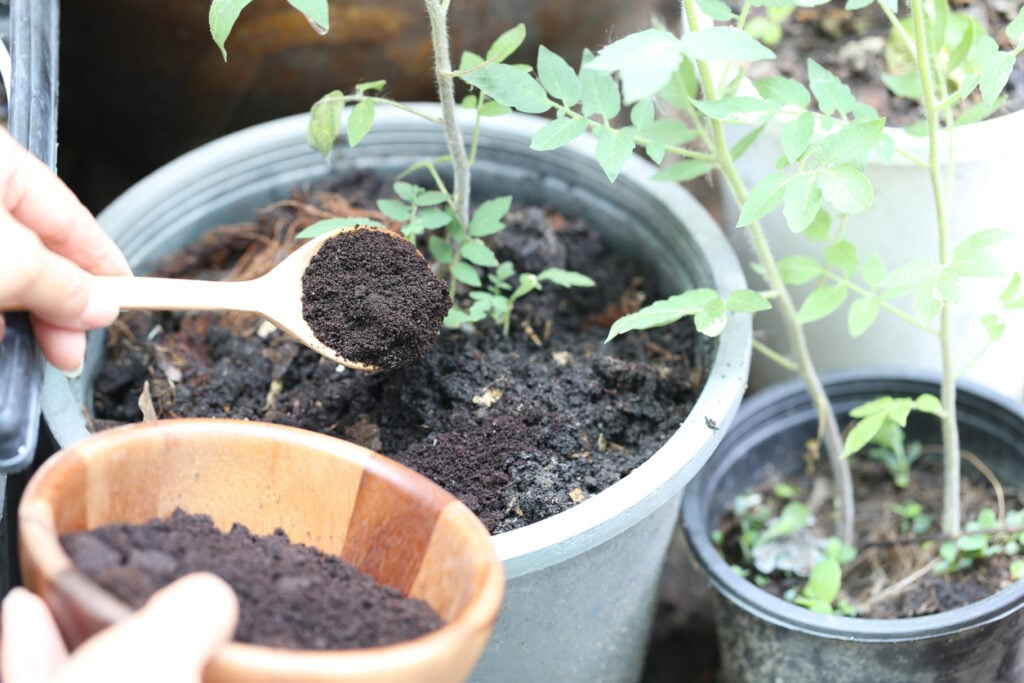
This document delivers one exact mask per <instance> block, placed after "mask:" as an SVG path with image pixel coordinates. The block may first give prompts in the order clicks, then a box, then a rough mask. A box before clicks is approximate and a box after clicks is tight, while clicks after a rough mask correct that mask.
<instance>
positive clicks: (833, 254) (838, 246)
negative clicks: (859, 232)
mask: <svg viewBox="0 0 1024 683" xmlns="http://www.w3.org/2000/svg"><path fill="white" fill-rule="evenodd" d="M859 262H860V258H859V256H858V255H857V247H855V246H854V245H853V243H852V242H850V241H849V240H840V241H838V242H836V243H835V244H833V245H831V246H829V247H828V248H827V249H825V263H827V264H828V265H830V266H832V267H833V268H835V269H836V270H838V271H840V272H842V273H843V275H846V276H847V277H849V276H850V275H851V274H852V273H854V272H856V271H857V266H858V264H859Z"/></svg>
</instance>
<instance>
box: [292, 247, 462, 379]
mask: <svg viewBox="0 0 1024 683" xmlns="http://www.w3.org/2000/svg"><path fill="white" fill-rule="evenodd" d="M449 308H451V299H450V298H449V296H448V288H447V285H445V283H444V282H442V281H441V280H440V279H439V278H438V277H437V276H436V275H434V273H433V272H431V270H430V267H429V266H428V265H427V262H426V261H424V260H423V257H422V256H420V254H419V253H418V252H417V251H416V248H415V247H414V246H413V245H412V244H410V243H409V242H407V241H406V240H403V239H401V238H397V237H396V236H394V235H392V234H389V233H385V232H382V231H379V230H354V231H351V232H344V233H341V234H340V235H337V236H335V237H332V238H330V239H329V240H327V241H326V242H324V244H323V245H322V246H321V247H320V249H319V251H317V253H316V254H315V255H314V256H313V258H312V259H311V260H310V262H309V265H308V266H307V267H306V272H305V273H303V276H302V317H303V318H304V319H305V320H306V322H307V323H308V324H309V326H310V328H312V330H313V332H314V334H316V337H317V339H319V340H320V341H321V342H323V343H324V344H326V345H327V346H329V347H330V348H331V349H333V350H334V351H335V352H337V353H338V355H340V356H342V357H343V358H347V359H349V360H354V361H357V362H360V363H365V364H367V365H372V366H375V367H379V368H382V369H385V370H393V369H395V368H398V367H401V366H403V365H406V364H408V363H411V362H413V361H415V360H418V359H420V358H422V357H423V356H425V355H426V354H427V352H429V351H430V348H431V346H432V345H433V343H434V340H436V339H437V332H438V330H440V329H441V323H442V322H443V321H444V317H445V315H446V314H447V313H448V309H449Z"/></svg>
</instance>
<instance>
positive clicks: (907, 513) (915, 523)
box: [892, 501, 933, 536]
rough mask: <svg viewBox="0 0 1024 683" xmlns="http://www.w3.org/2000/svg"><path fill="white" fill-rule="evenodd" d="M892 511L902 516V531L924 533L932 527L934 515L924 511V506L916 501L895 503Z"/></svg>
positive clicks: (916, 533)
mask: <svg viewBox="0 0 1024 683" xmlns="http://www.w3.org/2000/svg"><path fill="white" fill-rule="evenodd" d="M892 511H893V512H894V513H895V514H896V516H897V517H899V518H900V533H902V534H906V533H913V534H915V535H918V536H920V535H922V534H926V533H928V530H929V529H931V527H932V521H933V520H932V516H931V515H929V514H928V513H926V512H925V511H924V506H922V505H921V504H920V503H918V502H915V501H910V502H909V503H903V504H900V503H895V504H894V505H893V506H892Z"/></svg>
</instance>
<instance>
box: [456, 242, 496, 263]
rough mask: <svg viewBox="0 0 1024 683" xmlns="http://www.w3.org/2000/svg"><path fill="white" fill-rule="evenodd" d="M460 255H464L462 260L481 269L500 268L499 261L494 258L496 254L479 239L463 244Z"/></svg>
mask: <svg viewBox="0 0 1024 683" xmlns="http://www.w3.org/2000/svg"><path fill="white" fill-rule="evenodd" d="M459 253H460V254H462V258H464V259H465V260H467V261H469V262H470V263H472V264H473V265H474V266H480V267H481V268H496V267H497V266H498V259H497V258H496V257H495V256H494V252H493V251H491V248H490V247H488V246H487V245H486V244H484V243H483V242H481V241H480V240H478V239H474V240H470V241H469V242H466V243H465V244H463V245H462V248H461V249H459Z"/></svg>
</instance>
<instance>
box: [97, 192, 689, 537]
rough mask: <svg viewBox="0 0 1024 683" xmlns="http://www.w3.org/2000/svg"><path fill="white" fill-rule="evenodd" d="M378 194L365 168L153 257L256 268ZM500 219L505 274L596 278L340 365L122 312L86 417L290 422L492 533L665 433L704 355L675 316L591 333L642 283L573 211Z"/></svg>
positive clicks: (211, 268) (278, 343) (210, 273)
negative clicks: (653, 326) (397, 467)
mask: <svg viewBox="0 0 1024 683" xmlns="http://www.w3.org/2000/svg"><path fill="white" fill-rule="evenodd" d="M386 187H390V184H388V185H386ZM380 195H381V186H380V183H379V181H378V180H376V179H374V178H373V177H371V176H369V175H361V176H358V177H352V178H348V179H345V180H343V181H333V182H331V183H325V184H324V185H323V186H319V187H315V188H312V189H311V191H310V192H308V193H306V194H304V195H302V196H299V195H296V196H295V197H293V198H292V199H288V200H285V201H282V202H278V203H277V204H275V205H274V206H272V207H269V208H268V209H267V210H266V211H264V212H262V213H261V214H260V215H259V216H257V217H256V218H255V220H254V222H252V223H246V224H242V225H236V226H225V227H224V228H222V229H219V230H216V231H213V232H211V233H208V234H207V235H206V237H205V238H204V239H203V240H202V242H201V243H199V244H196V245H194V246H193V247H191V248H189V249H188V250H186V251H184V252H182V253H179V254H177V255H175V256H174V257H173V258H172V259H171V260H170V261H169V262H168V263H167V264H166V266H165V267H164V268H163V269H162V271H161V272H162V274H163V275H168V276H195V277H204V278H213V279H217V278H225V277H232V278H235V279H245V278H247V277H252V276H255V275H257V274H259V273H260V272H265V270H266V269H268V268H269V267H272V265H273V264H274V263H275V262H276V261H277V260H279V259H280V258H282V257H283V256H284V255H286V254H287V253H288V252H289V251H290V250H291V249H292V248H293V247H294V239H293V236H294V235H295V234H296V233H297V232H298V231H300V230H302V229H303V228H304V227H306V226H307V225H309V224H311V223H312V222H315V221H316V220H319V219H321V218H324V217H329V216H351V215H369V216H370V217H372V218H375V219H377V220H380V221H382V222H386V219H385V218H384V217H383V216H380V215H379V214H377V213H376V212H375V211H373V208H372V207H373V206H374V204H373V200H374V199H376V198H377V197H378V196H380ZM506 223H507V225H508V228H507V229H506V230H505V231H504V232H501V233H498V234H497V235H495V236H493V237H492V238H489V239H490V246H491V248H492V249H493V250H494V251H495V253H496V254H497V257H498V259H499V261H504V260H511V261H513V262H514V263H515V266H516V269H517V271H518V272H533V273H537V272H540V271H541V270H543V269H544V268H547V267H560V268H567V269H570V270H576V271H580V272H583V273H585V274H587V275H589V276H590V277H592V278H593V279H594V280H595V281H596V282H597V283H598V285H597V286H596V287H593V288H574V289H572V290H571V291H567V290H564V289H562V288H561V287H559V286H557V285H555V284H551V283H548V284H546V285H545V287H544V289H543V290H542V291H539V292H534V293H532V294H530V295H529V296H526V297H524V298H523V299H521V300H520V301H519V302H517V304H516V307H515V311H514V314H513V322H512V326H511V332H510V334H509V335H508V336H507V337H506V336H503V335H502V333H501V329H500V326H499V325H497V324H495V323H493V322H492V321H490V320H488V321H485V322H483V323H479V324H477V325H476V326H475V327H472V328H469V327H464V328H461V329H458V330H447V329H446V330H442V332H441V334H440V336H439V337H438V339H437V341H436V342H435V344H434V347H433V349H432V350H431V351H430V353H428V354H427V356H425V357H424V358H423V359H421V360H419V361H416V362H414V363H412V364H410V365H408V366H406V367H404V368H401V369H398V370H395V371H392V372H382V373H377V374H367V373H361V372H356V371H352V370H347V369H344V368H340V367H339V366H337V365H335V364H334V363H331V362H329V361H327V360H324V359H322V358H321V357H320V356H318V355H317V354H315V353H313V352H312V351H309V350H307V349H306V348H305V347H302V346H301V345H299V344H297V343H296V342H294V341H293V340H292V339H290V338H289V337H287V336H285V335H283V334H282V333H280V332H278V331H277V330H275V329H274V328H273V327H272V326H270V325H268V324H266V323H262V322H261V321H260V320H258V319H254V318H251V317H246V316H239V315H235V314H228V315H219V314H209V313H204V314H192V315H184V314H180V313H151V312H133V313H131V314H126V315H124V316H122V318H121V319H120V320H119V322H118V323H116V324H115V326H114V328H112V330H111V334H110V336H109V348H108V354H107V360H106V362H105V364H104V366H103V367H102V369H101V372H100V374H99V376H98V378H97V380H96V383H95V391H96V395H95V411H96V416H97V424H96V427H97V428H102V427H104V426H109V425H113V424H117V423H122V422H129V421H138V420H140V419H142V418H143V413H144V412H145V413H147V414H149V415H155V416H158V417H182V416H213V417H234V418H244V419H254V420H265V421H269V422H277V423H282V424H289V425H295V426H299V427H303V428H307V429H312V430H315V431H319V432H323V433H327V434H333V435H336V436H339V437H342V438H345V439H348V440H350V441H355V442H357V443H360V444H362V445H364V446H367V447H369V448H372V449H374V450H377V451H379V452H381V453H383V454H385V455H388V456H390V457H392V458H395V459H397V460H399V461H401V462H403V463H405V464H407V465H409V466H411V467H412V468H414V469H416V470H418V471H420V472H422V473H424V474H426V475H427V476H429V477H430V478H431V479H433V480H434V481H435V482H437V483H438V484H440V485H441V486H443V487H445V488H446V489H448V490H449V491H451V492H452V493H453V494H454V495H456V496H458V497H459V498H460V499H461V500H462V501H463V502H464V503H466V504H467V505H468V506H469V507H470V508H471V509H472V510H473V511H474V512H475V513H476V514H477V515H478V516H479V517H480V518H481V519H482V520H483V521H484V523H485V524H486V526H487V528H488V529H489V530H490V531H491V532H492V533H500V532H503V531H507V530H510V529H514V528H517V527H521V526H525V525H527V524H530V523H532V522H535V521H538V520H540V519H543V518H545V517H548V516H550V515H552V514H555V513H557V512H560V511H562V510H565V509H567V508H569V507H571V506H573V505H575V504H577V503H579V502H580V501H582V500H584V499H586V498H587V497H589V496H591V495H593V494H595V493H597V492H599V491H601V490H603V489H604V488H606V487H607V486H609V485H611V484H613V483H615V482H616V481H618V480H619V479H621V478H622V477H623V476H625V475H626V474H628V473H629V472H630V471H631V470H632V469H634V468H635V467H636V466H637V465H639V464H640V463H642V462H643V461H644V460H645V459H646V458H648V457H649V456H650V455H652V454H653V453H654V452H655V451H656V450H658V448H660V447H661V445H662V444H663V443H664V442H665V441H666V440H667V438H668V437H669V436H670V435H671V434H672V433H673V432H674V431H675V430H676V429H677V428H678V426H679V424H680V423H681V422H682V421H683V420H684V419H685V418H686V416H687V415H688V413H689V411H690V409H691V407H692V405H693V402H694V401H695V399H696V396H697V395H698V393H699V391H700V388H701V386H702V384H703V382H704V379H705V369H704V367H703V366H702V364H701V361H700V354H699V353H698V350H697V348H696V346H695V344H696V339H697V337H696V333H695V332H694V331H693V327H692V323H690V322H689V321H681V322H680V323H676V324H675V325H673V326H671V327H668V328H664V329H661V330H657V331H653V332H651V333H630V334H627V335H624V336H622V337H620V338H618V339H616V340H615V341H614V342H613V343H610V344H605V343H604V339H605V336H606V334H607V329H608V326H609V325H610V324H611V322H612V321H614V320H615V319H617V318H618V317H619V316H620V315H622V314H623V313H626V312H630V311H632V310H635V309H636V308H638V307H639V306H640V305H642V303H643V302H644V301H645V300H652V299H653V298H654V297H653V295H649V294H647V293H646V292H647V288H648V287H649V286H650V285H649V281H648V279H647V278H646V277H645V273H644V271H643V269H642V268H641V267H639V266H638V265H636V264H631V263H628V262H626V261H625V260H624V259H623V258H622V257H620V256H619V255H617V254H615V253H610V252H608V251H607V250H606V249H605V247H604V245H603V243H602V241H601V239H600V238H599V236H598V235H597V234H596V233H595V232H594V231H593V230H591V229H588V227H587V226H586V225H584V224H583V223H582V222H581V221H579V220H575V219H572V218H568V217H565V216H562V215H560V214H558V213H554V212H551V211H547V210H545V209H543V208H541V207H514V208H513V210H512V212H510V214H509V216H508V218H507V220H506ZM140 406H141V407H140Z"/></svg>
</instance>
